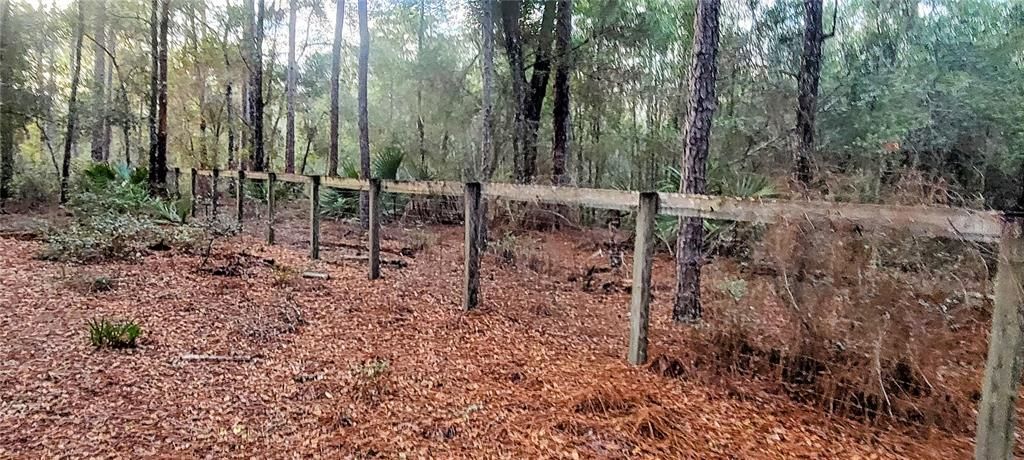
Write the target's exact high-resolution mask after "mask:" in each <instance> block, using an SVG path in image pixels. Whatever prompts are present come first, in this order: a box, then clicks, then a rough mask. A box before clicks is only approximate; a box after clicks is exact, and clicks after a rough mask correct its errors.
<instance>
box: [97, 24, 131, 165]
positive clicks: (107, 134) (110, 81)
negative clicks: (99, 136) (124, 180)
mask: <svg viewBox="0 0 1024 460" xmlns="http://www.w3.org/2000/svg"><path fill="white" fill-rule="evenodd" d="M109 32H110V33H109V34H108V35H107V37H106V39H107V49H108V50H109V51H110V68H108V69H107V75H106V77H107V80H106V83H105V86H106V88H107V92H106V93H107V98H106V102H105V103H104V105H103V107H104V109H103V161H105V162H110V141H111V129H112V126H111V125H112V124H113V123H112V122H111V116H110V111H111V109H110V107H111V106H112V105H114V94H115V92H114V67H115V62H116V60H117V34H116V33H115V32H114V31H113V30H110V31H109ZM126 118H127V117H126ZM125 124H127V122H125ZM125 145H126V146H127V145H128V144H125Z"/></svg>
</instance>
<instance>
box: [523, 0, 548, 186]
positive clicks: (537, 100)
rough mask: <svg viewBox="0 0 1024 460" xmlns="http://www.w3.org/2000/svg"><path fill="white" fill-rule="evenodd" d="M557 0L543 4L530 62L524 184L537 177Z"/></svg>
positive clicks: (524, 147)
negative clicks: (538, 31)
mask: <svg viewBox="0 0 1024 460" xmlns="http://www.w3.org/2000/svg"><path fill="white" fill-rule="evenodd" d="M555 10H556V0H546V1H545V2H544V12H543V13H542V15H541V22H540V33H539V34H538V36H537V48H536V49H535V50H534V51H535V53H534V54H535V58H534V61H533V72H532V73H531V74H530V86H529V88H528V89H527V94H526V99H527V101H526V102H525V104H526V122H525V126H524V129H525V130H526V133H525V135H526V137H525V142H524V143H523V175H524V176H525V180H524V182H532V181H533V179H534V177H535V176H536V175H537V137H538V133H539V131H540V118H541V114H542V113H543V111H544V98H545V97H546V96H547V92H548V80H549V78H550V76H551V42H552V39H553V36H554V27H555V12H556V11H555Z"/></svg>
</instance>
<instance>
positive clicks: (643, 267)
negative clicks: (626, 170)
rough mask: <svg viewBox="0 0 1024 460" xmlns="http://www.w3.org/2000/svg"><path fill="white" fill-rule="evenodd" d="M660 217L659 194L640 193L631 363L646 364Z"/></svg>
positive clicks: (630, 315)
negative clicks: (656, 234) (653, 273)
mask: <svg viewBox="0 0 1024 460" xmlns="http://www.w3.org/2000/svg"><path fill="white" fill-rule="evenodd" d="M657 215H658V193H657V192H643V193H641V194H640V208H639V209H638V210H637V213H636V239H635V240H634V242H633V288H632V299H631V300H630V303H629V363H630V364H634V365H639V364H643V363H644V362H646V361H647V327H648V324H649V321H650V317H651V314H650V305H651V265H652V264H653V263H654V218H655V216H657Z"/></svg>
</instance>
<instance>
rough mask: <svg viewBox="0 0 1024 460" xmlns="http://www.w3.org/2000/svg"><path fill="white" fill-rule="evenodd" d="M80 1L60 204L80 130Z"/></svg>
mask: <svg viewBox="0 0 1024 460" xmlns="http://www.w3.org/2000/svg"><path fill="white" fill-rule="evenodd" d="M82 1H83V0H78V20H77V22H76V23H75V35H74V40H75V44H74V48H72V49H73V50H74V51H73V52H74V57H73V58H72V59H71V96H69V97H68V129H67V134H66V135H65V136H64V162H63V165H62V166H61V170H60V202H61V204H64V203H67V202H68V177H69V176H70V173H71V151H72V146H73V145H75V131H76V130H77V129H78V126H76V124H77V123H78V82H79V80H80V79H81V76H82V37H83V36H84V35H85V30H84V29H85V8H84V7H83V6H82Z"/></svg>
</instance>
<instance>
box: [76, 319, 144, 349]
mask: <svg viewBox="0 0 1024 460" xmlns="http://www.w3.org/2000/svg"><path fill="white" fill-rule="evenodd" d="M87 326H88V328H89V343H91V344H92V345H93V346H94V347H96V348H104V347H106V348H113V349H123V348H135V347H136V346H137V345H138V340H139V337H141V336H142V326H139V324H138V323H136V322H135V321H131V320H123V321H115V320H109V319H106V318H94V319H91V320H89V322H88V323H87Z"/></svg>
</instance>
